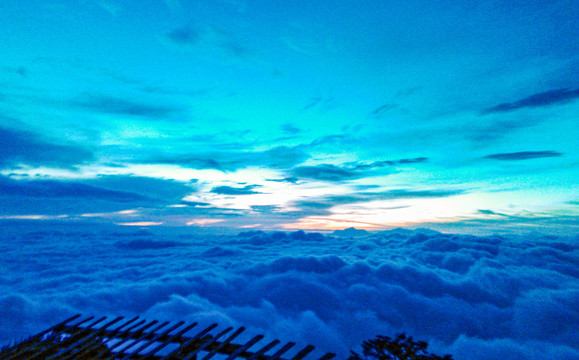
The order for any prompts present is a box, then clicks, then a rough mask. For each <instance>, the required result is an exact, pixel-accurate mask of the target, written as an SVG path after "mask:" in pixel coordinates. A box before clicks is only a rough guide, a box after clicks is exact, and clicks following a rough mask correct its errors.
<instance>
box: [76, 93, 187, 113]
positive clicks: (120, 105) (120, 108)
mask: <svg viewBox="0 0 579 360" xmlns="http://www.w3.org/2000/svg"><path fill="white" fill-rule="evenodd" d="M70 103H71V104H72V105H73V106H75V107H78V108H82V109H85V110H88V111H94V112H99V113H104V114H114V115H130V116H139V117H142V118H152V119H158V118H166V117H169V116H171V115H174V114H175V113H177V112H179V111H181V110H182V109H181V108H180V107H176V106H169V105H151V104H147V103H144V102H139V101H135V100H128V99H122V98H118V97H113V96H103V95H84V96H82V97H80V98H78V99H75V100H72V101H71V102H70Z"/></svg>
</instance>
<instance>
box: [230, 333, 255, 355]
mask: <svg viewBox="0 0 579 360" xmlns="http://www.w3.org/2000/svg"><path fill="white" fill-rule="evenodd" d="M261 339H263V335H257V336H256V337H254V338H253V339H251V340H249V341H248V342H247V343H245V344H244V345H242V346H240V347H239V348H238V349H237V350H235V351H234V352H233V354H231V355H229V357H228V358H227V359H226V360H233V359H235V358H236V357H237V356H238V355H239V354H241V353H242V352H244V351H245V350H247V349H249V348H250V347H252V346H253V345H254V344H255V343H257V342H258V341H260V340H261Z"/></svg>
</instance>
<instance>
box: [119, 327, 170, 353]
mask: <svg viewBox="0 0 579 360" xmlns="http://www.w3.org/2000/svg"><path fill="white" fill-rule="evenodd" d="M168 324H169V321H165V322H164V323H161V324H159V325H157V326H156V327H155V328H154V329H152V330H151V331H150V332H143V331H140V332H139V333H140V334H139V335H138V336H134V337H133V336H131V340H133V342H132V343H131V345H127V346H125V347H124V348H123V349H122V350H121V351H120V352H121V353H122V354H125V351H132V350H131V348H132V347H133V346H136V345H138V343H139V342H141V341H144V340H148V339H149V338H150V336H154V334H155V332H156V331H158V330H160V329H162V328H164V327H165V326H167V325H168Z"/></svg>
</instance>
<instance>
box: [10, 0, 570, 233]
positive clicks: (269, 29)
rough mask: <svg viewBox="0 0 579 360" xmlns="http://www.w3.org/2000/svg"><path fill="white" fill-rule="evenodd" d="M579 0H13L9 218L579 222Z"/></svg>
mask: <svg viewBox="0 0 579 360" xmlns="http://www.w3.org/2000/svg"><path fill="white" fill-rule="evenodd" d="M578 15H579V6H577V4H576V3H575V2H573V1H568V0H561V1H558V0H553V1H533V0H531V1H529V0H526V1H510V2H508V3H505V2H504V1H485V2H476V3H473V2H472V1H459V0H455V1H446V0H442V1H436V2H432V1H374V0H372V1H364V2H359V1H347V0H340V1H292V2H281V1H265V0H263V1H241V0H239V1H238V0H215V1H208V0H206V1H189V0H164V1H163V0H139V1H136V0H135V1H131V0H124V1H122V0H94V1H89V0H78V1H72V0H69V1H59V0H53V1H35V0H23V1H3V3H2V5H1V6H0V16H1V17H2V19H3V21H2V22H3V29H4V31H2V33H1V34H0V48H1V49H2V56H1V57H0V86H1V87H0V144H1V146H0V204H1V207H0V221H3V222H4V223H9V222H10V221H14V220H22V221H26V222H28V223H32V224H35V223H38V222H42V221H45V222H46V221H55V222H60V223H88V222H91V223H102V224H117V225H136V226H142V225H147V226H184V227H186V226H193V227H211V228H214V229H217V228H221V229H236V230H237V229H240V228H246V229H256V230H268V231H295V230H300V229H303V230H318V231H333V230H336V229H344V228H348V227H356V228H363V229H367V230H386V229H392V228H396V227H410V228H417V227H428V228H433V229H439V230H444V231H452V232H463V233H473V234H492V233H497V232H515V233H521V232H534V231H539V232H543V233H549V234H559V235H570V234H573V233H576V230H577V219H578V214H579V211H578V209H577V206H578V201H579V198H578V195H577V183H578V173H579V170H578V169H579V166H578V165H579V162H578V155H577V145H576V144H577V141H576V138H577V137H578V135H579V131H578V127H577V114H578V113H579V112H578V108H577V104H578V103H577V98H578V97H579V87H578V85H577V83H578V81H577V80H578V79H579V70H578V69H579V61H578V58H579V55H578V54H579V51H577V50H578V49H577V40H576V39H577V38H578V37H579V25H578V24H577V21H576V20H575V19H577V17H578Z"/></svg>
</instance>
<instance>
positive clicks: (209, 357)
mask: <svg viewBox="0 0 579 360" xmlns="http://www.w3.org/2000/svg"><path fill="white" fill-rule="evenodd" d="M243 331H245V328H244V327H240V328H239V329H237V330H235V332H234V333H233V334H231V335H230V336H229V337H228V338H227V339H225V341H224V342H222V343H220V344H219V345H218V346H217V347H216V348H215V349H214V350H212V351H211V352H209V354H207V355H206V356H205V357H204V358H203V360H209V359H211V358H212V357H213V356H215V354H217V353H218V352H220V350H221V349H223V348H224V347H225V346H226V345H227V344H229V343H230V342H232V341H233V339H235V338H236V337H238V336H239V334H241V333H242V332H243Z"/></svg>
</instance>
